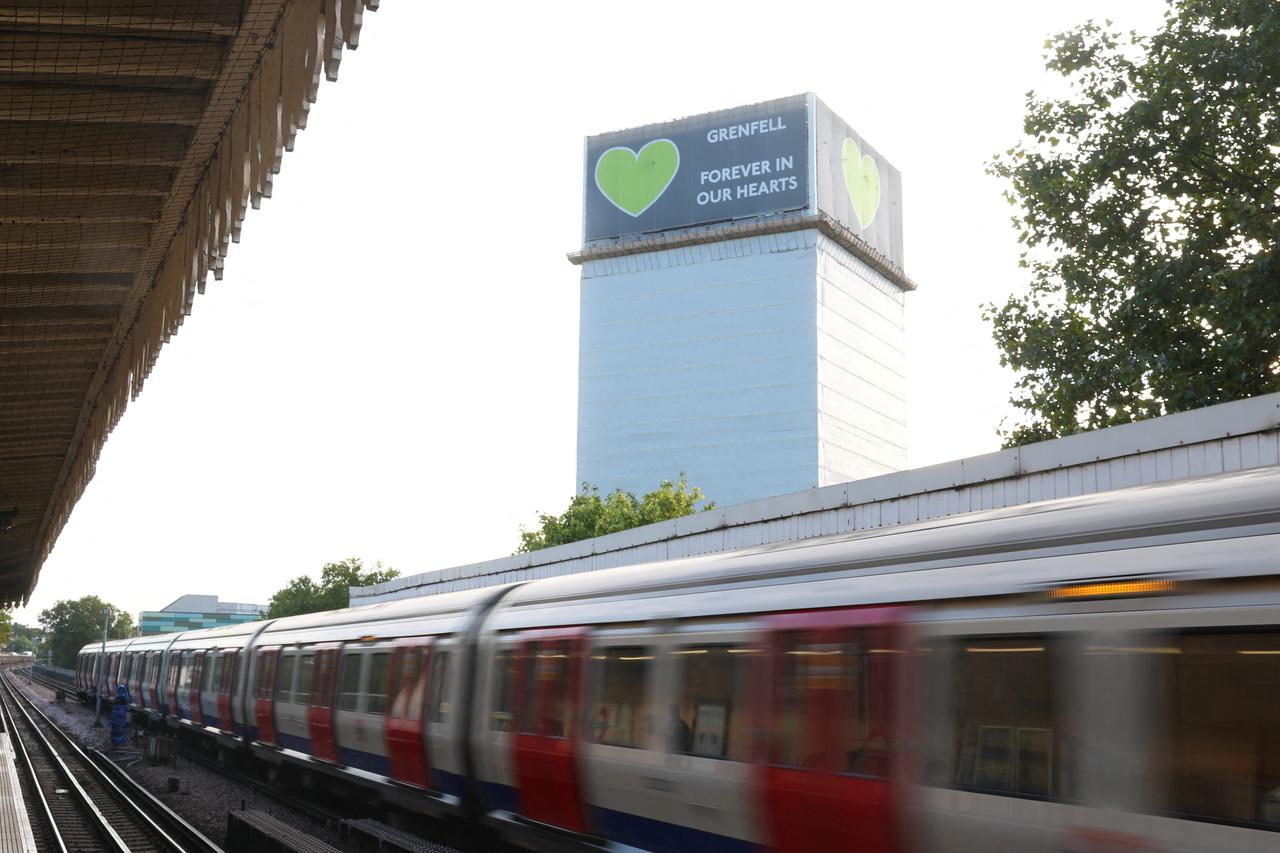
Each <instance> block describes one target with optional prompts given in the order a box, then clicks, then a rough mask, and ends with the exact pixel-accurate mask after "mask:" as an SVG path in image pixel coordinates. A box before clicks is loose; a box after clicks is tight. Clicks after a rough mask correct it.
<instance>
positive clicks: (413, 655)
mask: <svg viewBox="0 0 1280 853" xmlns="http://www.w3.org/2000/svg"><path fill="white" fill-rule="evenodd" d="M430 661H431V640H430V639H422V638H418V639H412V640H404V641H402V642H400V643H398V644H396V646H395V648H393V649H392V650H391V696H392V700H391V707H390V709H389V713H388V714H387V755H388V756H389V759H390V763H391V778H392V779H396V780H398V781H400V782H408V783H409V784H410V785H417V786H418V787H420V788H428V787H430V781H429V777H428V774H427V768H428V767H429V766H430V764H429V762H428V759H427V748H426V741H425V740H424V739H423V737H422V726H423V720H424V719H425V717H426V714H425V710H424V709H425V706H426V702H427V691H426V684H427V670H428V668H429V666H430Z"/></svg>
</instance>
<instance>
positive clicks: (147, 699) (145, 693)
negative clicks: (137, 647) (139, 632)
mask: <svg viewBox="0 0 1280 853" xmlns="http://www.w3.org/2000/svg"><path fill="white" fill-rule="evenodd" d="M154 665H155V652H143V653H142V662H141V667H142V672H141V675H140V677H139V681H138V704H139V705H141V706H142V707H143V708H144V709H150V708H153V707H155V706H154V705H153V704H152V701H151V695H152V693H151V671H152V669H153V668H154Z"/></svg>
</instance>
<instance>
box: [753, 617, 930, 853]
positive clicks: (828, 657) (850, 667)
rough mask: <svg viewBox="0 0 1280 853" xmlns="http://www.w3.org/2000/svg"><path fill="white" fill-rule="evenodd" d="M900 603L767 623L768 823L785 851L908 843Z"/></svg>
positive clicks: (860, 851)
mask: <svg viewBox="0 0 1280 853" xmlns="http://www.w3.org/2000/svg"><path fill="white" fill-rule="evenodd" d="M901 614H902V611H901V609H900V608H861V609H856V610H841V611H822V612H809V613H795V614H783V615H779V616H774V617H771V618H770V619H768V620H767V622H768V627H769V631H770V636H769V645H770V655H769V667H768V670H769V675H768V690H767V693H766V695H767V697H768V710H767V713H768V715H769V717H770V720H771V725H770V727H769V729H770V730H771V731H773V732H774V733H775V739H774V742H773V743H772V744H771V745H770V752H769V754H768V756H767V757H766V763H765V768H764V789H765V798H766V813H767V821H768V828H769V831H770V835H771V837H772V842H773V845H774V846H775V848H776V849H777V850H779V851H783V853H786V851H805V850H820V849H831V850H849V851H857V853H888V852H889V851H897V850H901V849H902V846H903V845H902V840H901V838H900V836H899V833H900V829H899V823H898V802H897V793H896V792H895V791H894V789H893V783H892V781H891V770H892V768H891V762H890V757H891V756H890V745H891V743H892V742H893V738H894V734H895V733H894V711H895V708H894V705H895V702H894V697H895V686H896V685H895V682H896V681H897V680H898V679H897V678H896V675H897V673H896V668H897V667H898V666H899V665H901V662H902V661H903V660H904V659H905V657H906V656H905V655H903V654H901V653H902V652H903V651H904V650H905V649H904V648H903V644H902V642H901V632H900V629H899V628H897V627H896V626H897V624H898V623H899V621H900V618H901Z"/></svg>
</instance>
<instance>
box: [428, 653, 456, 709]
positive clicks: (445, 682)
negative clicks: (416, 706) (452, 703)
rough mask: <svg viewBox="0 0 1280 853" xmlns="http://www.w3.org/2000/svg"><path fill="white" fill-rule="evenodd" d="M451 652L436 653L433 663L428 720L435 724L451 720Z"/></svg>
mask: <svg viewBox="0 0 1280 853" xmlns="http://www.w3.org/2000/svg"><path fill="white" fill-rule="evenodd" d="M451 656H452V655H451V653H450V652H436V653H435V655H433V658H434V659H433V660H432V662H431V700H430V705H431V707H430V710H429V711H428V716H427V719H429V720H430V721H431V722H433V723H443V722H447V721H448V719H449V695H448V693H449V658H450V657H451Z"/></svg>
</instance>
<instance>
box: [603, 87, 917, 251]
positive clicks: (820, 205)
mask: <svg viewBox="0 0 1280 853" xmlns="http://www.w3.org/2000/svg"><path fill="white" fill-rule="evenodd" d="M585 165H586V169H585V175H584V187H583V190H584V203H583V229H582V230H583V243H584V244H588V245H589V244H594V243H598V242H600V241H624V240H626V239H628V238H635V237H638V236H642V235H647V234H654V233H659V232H666V231H673V230H680V229H686V228H694V227H698V226H706V225H713V224H716V223H721V222H731V221H737V220H744V219H752V218H764V217H770V216H776V215H780V214H786V213H794V212H808V213H815V212H817V211H819V210H821V211H823V212H825V213H827V214H829V215H830V216H832V217H833V218H835V219H836V220H838V221H839V222H841V223H842V224H843V225H845V226H846V227H848V228H849V229H850V230H851V231H852V232H853V233H854V234H855V235H857V236H858V237H860V238H861V239H862V240H864V241H865V242H867V243H869V244H870V245H871V246H872V247H873V248H875V249H876V250H877V251H879V252H880V253H881V254H882V255H884V256H885V257H887V258H888V259H889V260H890V261H892V262H893V263H894V264H895V265H896V266H898V267H899V268H901V266H902V176H901V173H900V172H899V171H898V170H897V169H895V168H894V167H893V166H892V165H890V164H889V162H888V161H886V160H885V159H884V158H883V157H882V156H881V155H880V154H879V152H877V151H876V150H875V149H874V148H872V147H871V146H870V145H868V144H867V143H866V141H865V140H864V139H863V138H862V137H861V136H859V135H858V134H856V133H854V132H853V130H852V129H851V128H850V127H849V125H848V124H846V123H845V122H844V121H843V120H842V119H841V118H840V117H839V116H837V115H835V113H833V112H831V110H829V109H828V108H827V107H826V105H825V104H823V103H822V102H821V101H820V100H818V99H817V98H816V97H815V96H813V95H794V96H792V97H788V98H781V99H778V100H775V101H766V102H763V103H759V104H751V105H749V106H744V107H734V108H733V109H728V110H719V111H717V112H712V113H704V114H702V115H697V116H691V117H689V118H683V119H677V120H676V121H670V122H664V123H662V124H652V125H646V126H644V127H639V128H634V129H631V130H622V131H616V132H614V133H605V134H600V135H598V136H591V137H588V138H587V144H586V164H585Z"/></svg>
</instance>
